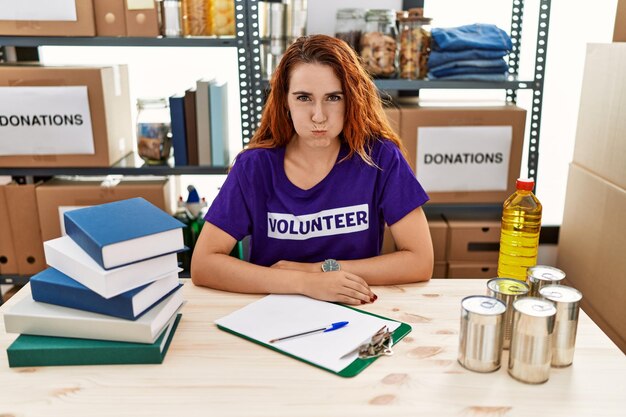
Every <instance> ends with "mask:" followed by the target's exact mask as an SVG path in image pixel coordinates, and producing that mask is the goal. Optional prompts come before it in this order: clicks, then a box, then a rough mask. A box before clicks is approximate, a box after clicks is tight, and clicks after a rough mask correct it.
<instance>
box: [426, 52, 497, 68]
mask: <svg viewBox="0 0 626 417" xmlns="http://www.w3.org/2000/svg"><path fill="white" fill-rule="evenodd" d="M506 54H507V51H505V50H504V49H466V50H463V51H430V55H429V57H428V67H429V68H433V67H437V66H439V65H443V64H446V63H448V62H453V61H468V60H473V59H497V58H502V57H503V56H505V55H506Z"/></svg>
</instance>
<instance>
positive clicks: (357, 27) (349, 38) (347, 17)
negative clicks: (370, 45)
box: [335, 9, 365, 53]
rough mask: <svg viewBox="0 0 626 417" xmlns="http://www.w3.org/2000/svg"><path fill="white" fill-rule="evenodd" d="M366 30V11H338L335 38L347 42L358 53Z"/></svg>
mask: <svg viewBox="0 0 626 417" xmlns="http://www.w3.org/2000/svg"><path fill="white" fill-rule="evenodd" d="M364 29H365V10H364V9H338V10H337V14H336V20H335V37H336V38H339V39H341V40H343V41H345V42H346V43H347V44H348V45H350V46H351V47H352V49H354V50H355V51H356V52H357V53H359V51H360V49H361V48H360V46H361V34H362V33H363V30H364Z"/></svg>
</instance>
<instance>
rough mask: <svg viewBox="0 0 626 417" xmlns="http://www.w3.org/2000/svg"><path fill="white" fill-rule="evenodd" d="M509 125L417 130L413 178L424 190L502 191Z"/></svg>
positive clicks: (506, 171) (506, 181)
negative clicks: (415, 173) (414, 177)
mask: <svg viewBox="0 0 626 417" xmlns="http://www.w3.org/2000/svg"><path fill="white" fill-rule="evenodd" d="M512 136H513V130H512V128H511V126H436V127H418V129H417V138H418V139H417V163H416V171H417V179H418V180H419V181H420V183H421V184H422V186H423V187H424V189H426V190H428V191H497V190H506V189H507V186H508V185H509V184H508V172H509V159H510V153H511V142H512Z"/></svg>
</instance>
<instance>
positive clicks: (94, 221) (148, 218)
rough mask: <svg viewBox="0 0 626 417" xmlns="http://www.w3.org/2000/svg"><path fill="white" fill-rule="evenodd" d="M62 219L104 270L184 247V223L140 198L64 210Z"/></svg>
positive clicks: (69, 230) (70, 232)
mask: <svg viewBox="0 0 626 417" xmlns="http://www.w3.org/2000/svg"><path fill="white" fill-rule="evenodd" d="M63 219H64V224H65V233H67V235H68V236H69V237H71V238H72V240H74V242H76V243H77V244H78V245H79V246H80V247H81V248H82V249H83V250H84V251H85V252H87V253H88V254H89V256H91V257H92V258H93V259H94V260H95V261H96V262H98V264H100V266H101V267H102V268H104V269H111V268H116V267H119V266H123V265H128V264H132V263H133V262H138V261H142V260H144V259H150V258H154V257H155V256H159V255H164V254H166V253H173V252H179V251H181V250H183V249H184V248H185V242H184V240H183V230H182V228H183V227H185V225H184V224H183V223H181V222H180V221H178V220H176V219H175V218H174V217H172V216H171V215H169V214H167V213H166V212H164V211H163V210H161V209H160V208H158V207H157V206H155V205H154V204H152V203H150V202H149V201H147V200H145V199H144V198H141V197H136V198H130V199H126V200H120V201H114V202H112V203H106V204H100V205H96V206H90V207H84V208H80V209H76V210H71V211H66V212H65V213H64V214H63ZM68 275H69V274H68Z"/></svg>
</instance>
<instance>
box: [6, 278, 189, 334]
mask: <svg viewBox="0 0 626 417" xmlns="http://www.w3.org/2000/svg"><path fill="white" fill-rule="evenodd" d="M183 302H184V300H183V295H182V291H181V289H179V290H177V291H175V292H174V293H173V294H172V295H170V296H169V297H167V298H166V299H165V300H163V301H161V302H160V303H159V304H157V305H156V306H154V307H153V308H152V309H150V311H148V312H147V313H146V314H144V315H143V316H141V317H139V318H138V319H137V320H125V319H121V318H117V317H112V316H107V315H104V314H97V313H92V312H89V311H83V310H76V309H73V308H68V307H61V306H57V305H54V304H48V303H40V302H37V301H34V300H33V298H32V296H31V295H30V293H29V294H28V295H26V296H25V297H24V298H23V299H22V300H20V301H19V302H18V303H17V304H15V305H13V306H12V307H11V308H10V309H9V310H8V311H6V312H5V313H4V327H5V329H6V332H7V333H20V334H31V335H38V336H58V337H76V338H80V339H96V340H114V341H119V342H135V343H154V341H155V340H156V339H157V337H158V336H159V334H160V333H161V331H162V330H163V329H164V328H165V326H166V325H167V323H168V322H169V320H170V319H171V318H172V316H173V315H174V314H175V313H176V312H177V311H178V309H179V308H180V306H181V305H182V304H183Z"/></svg>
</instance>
